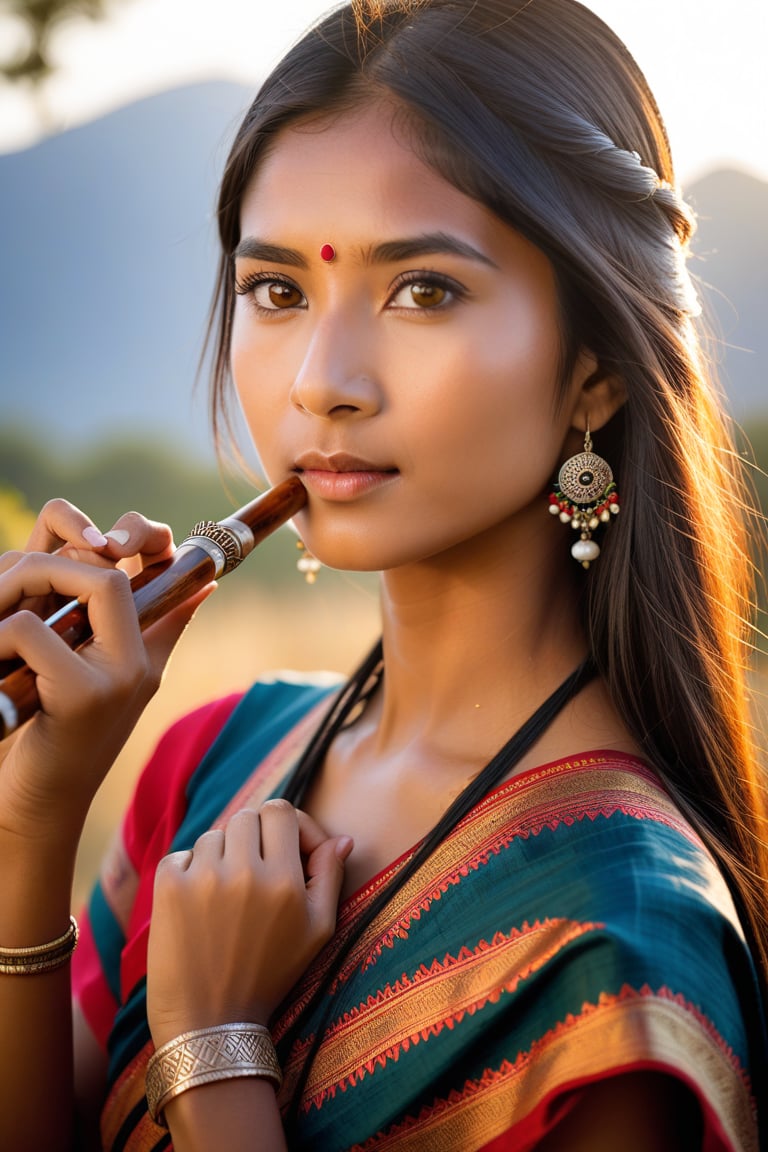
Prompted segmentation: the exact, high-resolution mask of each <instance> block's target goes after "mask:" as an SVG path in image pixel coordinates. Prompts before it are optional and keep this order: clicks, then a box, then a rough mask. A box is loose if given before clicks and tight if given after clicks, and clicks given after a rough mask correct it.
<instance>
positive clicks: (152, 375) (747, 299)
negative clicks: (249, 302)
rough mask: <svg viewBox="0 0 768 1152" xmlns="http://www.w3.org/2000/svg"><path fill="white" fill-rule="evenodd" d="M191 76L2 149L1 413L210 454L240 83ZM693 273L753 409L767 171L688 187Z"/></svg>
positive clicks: (766, 401) (764, 276) (53, 427)
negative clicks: (226, 169)
mask: <svg viewBox="0 0 768 1152" xmlns="http://www.w3.org/2000/svg"><path fill="white" fill-rule="evenodd" d="M251 95H252V93H251V92H250V90H248V89H246V88H243V87H240V86H238V85H234V84H226V83H205V84H198V85H193V86H190V87H186V88H181V89H177V90H175V91H171V92H166V93H163V94H161V95H158V96H154V97H151V98H149V99H146V100H141V101H138V102H137V103H135V104H132V105H129V106H127V107H125V108H122V109H120V110H119V111H116V112H114V113H112V114H110V115H108V116H105V117H103V118H102V119H99V120H96V121H94V122H92V123H90V124H87V125H85V126H82V127H78V128H75V129H72V130H69V131H66V132H63V133H61V134H60V135H58V136H55V137H52V138H50V139H48V140H46V141H44V142H43V143H41V144H39V145H37V146H35V147H33V148H30V149H28V150H25V151H22V152H17V153H13V154H11V155H5V156H0V396H1V401H0V402H1V408H0V412H1V413H2V415H1V416H0V423H1V424H2V427H3V428H5V429H6V430H7V429H9V428H12V427H15V426H20V427H24V428H29V427H30V426H31V427H32V429H34V430H35V431H36V433H37V434H38V436H39V437H40V438H42V439H44V440H48V442H49V443H53V444H58V446H59V448H60V449H64V448H66V447H67V446H70V447H71V446H75V447H76V446H78V445H84V444H86V443H88V442H92V441H93V439H94V438H100V439H103V440H107V439H112V438H114V436H115V435H120V436H122V437H123V438H125V436H126V435H128V434H130V433H131V432H138V433H140V435H142V436H146V435H147V434H150V433H151V434H152V438H153V439H154V438H156V437H157V436H159V435H163V434H167V435H168V436H169V437H170V439H171V440H172V441H173V442H174V443H175V446H176V447H177V448H179V449H181V450H182V451H183V450H186V449H187V448H189V447H193V448H195V449H197V450H198V451H199V452H201V453H202V455H203V456H204V457H207V459H210V458H211V456H212V451H211V449H210V446H209V437H208V431H207V414H206V402H205V391H206V390H205V384H204V381H201V385H200V388H199V395H197V396H196V397H195V398H194V399H193V386H194V381H195V375H196V370H197V362H198V357H199V354H200V350H201V344H202V334H203V332H204V329H205V323H206V315H207V308H208V302H209V293H210V289H211V285H212V282H213V275H214V269H215V262H216V257H215V235H214V228H213V224H212V213H213V204H214V200H215V190H216V183H217V180H218V176H219V174H220V172H221V169H222V166H223V163H224V159H225V157H226V152H227V148H228V145H229V141H230V139H231V137H232V136H233V134H234V131H235V130H236V127H237V124H238V123H239V120H240V118H241V116H242V113H243V111H244V110H245V108H246V107H247V104H248V102H249V100H250V98H251ZM687 193H688V196H689V198H690V199H691V200H692V201H693V203H694V204H695V206H696V209H697V211H698V214H699V217H700V228H699V233H698V235H697V238H696V243H695V251H696V253H697V259H696V260H695V262H694V267H695V270H696V272H697V274H698V275H699V276H700V277H701V278H702V279H703V280H704V281H706V282H707V283H708V284H710V285H712V286H713V287H711V288H708V289H707V290H706V292H705V295H706V297H707V299H708V301H709V305H708V307H709V310H710V311H712V312H714V315H715V320H716V324H717V327H718V329H719V331H720V333H721V335H722V339H723V341H724V352H723V368H724V377H725V380H726V384H727V388H728V391H729V393H730V397H731V403H732V407H733V409H734V411H735V413H736V414H737V415H738V416H739V417H740V418H743V417H745V416H748V415H750V414H753V413H754V412H756V411H758V410H759V411H765V410H766V408H768V397H767V393H768V389H766V385H765V372H766V365H768V325H767V324H766V323H765V317H766V316H767V315H768V233H767V232H766V228H765V222H766V220H768V184H766V183H763V182H761V181H759V180H756V179H754V178H752V177H749V176H746V175H742V174H739V173H736V172H715V173H712V174H711V175H709V176H706V177H705V178H703V179H702V180H700V181H698V182H697V183H695V184H694V185H693V186H692V187H691V188H689V189H687Z"/></svg>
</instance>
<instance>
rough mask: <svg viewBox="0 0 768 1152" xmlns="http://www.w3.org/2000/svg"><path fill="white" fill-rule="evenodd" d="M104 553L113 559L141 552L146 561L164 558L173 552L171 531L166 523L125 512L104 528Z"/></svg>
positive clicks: (140, 554) (137, 554) (138, 554)
mask: <svg viewBox="0 0 768 1152" xmlns="http://www.w3.org/2000/svg"><path fill="white" fill-rule="evenodd" d="M104 535H105V539H106V541H107V546H106V549H105V553H106V555H108V556H110V557H113V558H114V559H116V560H123V559H126V558H128V557H130V556H141V557H142V558H143V559H144V561H145V562H146V563H150V564H151V563H155V562H156V561H158V560H165V559H166V557H168V556H170V555H171V554H172V552H173V533H172V532H171V530H170V528H169V527H168V525H167V524H161V523H159V522H158V521H155V520H148V519H147V518H146V516H141V515H140V514H139V513H138V512H126V513H125V514H124V515H123V516H121V517H120V518H119V520H116V521H115V523H114V524H113V525H112V527H111V528H110V529H109V531H108V532H105V534H104Z"/></svg>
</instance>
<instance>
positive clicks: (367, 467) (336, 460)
mask: <svg viewBox="0 0 768 1152" xmlns="http://www.w3.org/2000/svg"><path fill="white" fill-rule="evenodd" d="M294 469H295V470H296V471H298V472H396V471H397V469H396V468H392V467H390V466H388V465H386V464H374V463H373V462H372V461H370V460H363V459H362V458H361V457H360V456H350V455H349V454H348V453H346V452H332V453H331V454H330V455H328V456H326V455H325V454H324V453H322V452H303V453H302V454H301V455H300V456H298V457H297V459H296V462H295V464H294Z"/></svg>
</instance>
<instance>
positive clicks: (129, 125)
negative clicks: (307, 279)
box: [0, 83, 252, 459]
mask: <svg viewBox="0 0 768 1152" xmlns="http://www.w3.org/2000/svg"><path fill="white" fill-rule="evenodd" d="M251 98H252V93H251V92H250V91H249V90H247V89H246V88H243V87H240V86H238V85H235V84H228V83H206V84H200V85H193V86H190V87H186V88H181V89H177V90H174V91H171V92H166V93H163V94H162V95H159V96H154V97H150V98H148V99H145V100H141V101H138V102H136V103H134V104H131V105H129V106H127V107H124V108H121V109H119V110H118V111H116V112H113V113H111V114H110V115H107V116H105V117H103V118H101V119H99V120H96V121H93V122H92V123H89V124H86V125H84V126H82V127H78V128H74V129H71V130H69V131H66V132H63V133H61V134H60V135H58V136H54V137H51V138H49V139H47V140H45V141H43V142H42V143H40V144H38V145H36V146H35V147H33V148H30V149H27V150H25V151H22V152H16V153H12V154H10V155H4V156H0V395H1V396H2V401H1V404H2V407H1V409H0V411H1V412H2V416H1V419H2V424H3V426H4V427H6V428H7V427H9V426H13V425H21V426H24V427H28V426H29V425H30V424H32V426H33V427H34V428H35V430H36V431H37V432H38V433H39V434H40V435H41V436H42V437H44V438H47V439H49V441H50V442H52V443H54V444H58V445H59V446H60V447H61V448H64V447H65V446H66V445H67V444H69V445H77V444H80V443H86V442H88V441H89V440H92V439H93V438H94V437H99V438H107V437H109V438H111V437H114V436H115V435H116V434H117V435H121V434H127V433H130V432H134V431H137V432H139V433H141V434H142V435H146V434H147V432H150V433H155V434H156V435H155V437H154V438H156V436H157V435H160V434H164V435H168V436H169V437H170V438H171V439H172V440H173V441H175V442H176V443H177V444H178V445H179V446H180V447H182V448H186V447H189V446H190V445H194V446H195V447H202V448H203V450H204V451H205V452H207V454H208V458H209V459H210V458H211V456H212V450H211V449H210V447H209V436H208V430H207V415H206V397H205V387H204V385H201V387H200V389H199V393H200V395H199V397H198V396H195V397H194V399H193V390H194V383H195V377H196V372H197V364H198V359H199V356H200V351H201V345H202V334H203V332H204V330H205V324H206V319H207V310H208V304H209V298H210V289H211V286H212V283H213V276H214V270H215V266H216V255H215V253H216V249H215V231H214V224H213V207H214V203H215V196H216V186H217V182H218V179H219V176H220V173H221V169H222V167H223V164H224V161H225V159H226V154H227V150H228V147H229V143H230V141H231V138H232V137H233V136H234V133H235V131H236V129H237V126H238V124H239V122H240V119H241V118H242V115H243V113H244V111H245V109H246V108H247V106H248V103H249V101H250V99H251Z"/></svg>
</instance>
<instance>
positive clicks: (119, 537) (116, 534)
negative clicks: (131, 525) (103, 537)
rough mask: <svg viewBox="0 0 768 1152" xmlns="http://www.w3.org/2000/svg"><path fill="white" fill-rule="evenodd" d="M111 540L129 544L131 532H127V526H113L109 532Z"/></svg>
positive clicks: (116, 542)
mask: <svg viewBox="0 0 768 1152" xmlns="http://www.w3.org/2000/svg"><path fill="white" fill-rule="evenodd" d="M107 536H108V537H109V539H110V540H114V542H115V544H127V543H128V541H129V540H130V538H131V534H130V532H126V530H125V528H113V529H112V530H111V531H110V532H107Z"/></svg>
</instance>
